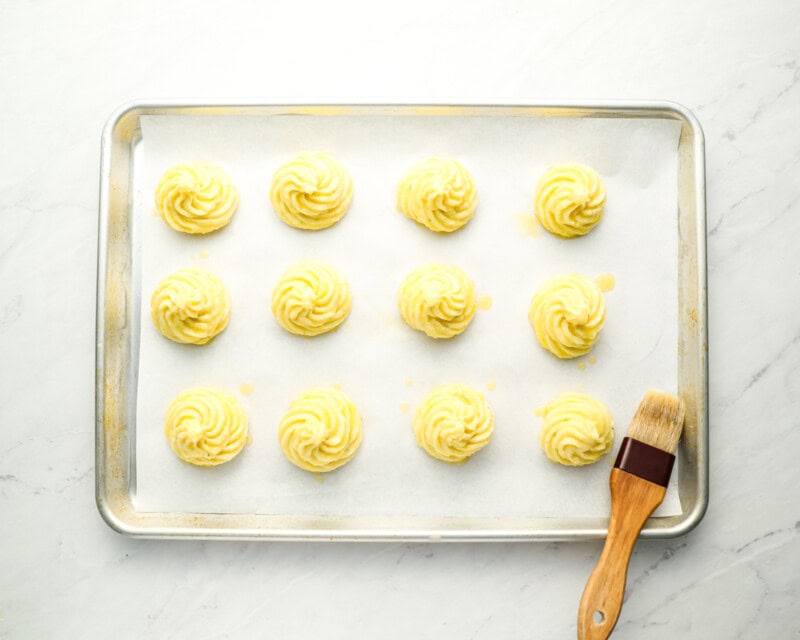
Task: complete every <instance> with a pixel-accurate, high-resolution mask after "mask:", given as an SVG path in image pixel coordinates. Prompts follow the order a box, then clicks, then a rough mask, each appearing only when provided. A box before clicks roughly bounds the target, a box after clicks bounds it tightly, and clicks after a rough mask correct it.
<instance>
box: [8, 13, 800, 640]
mask: <svg viewBox="0 0 800 640" xmlns="http://www.w3.org/2000/svg"><path fill="white" fill-rule="evenodd" d="M229 4H230V5H231V8H226V9H223V6H226V5H224V3H209V4H203V3H198V2H197V1H196V0H195V1H192V2H190V1H188V0H178V1H176V2H172V3H166V2H153V1H148V2H129V3H113V2H103V1H101V0H89V1H87V2H83V3H65V2H59V1H57V0H40V1H36V2H34V1H28V2H24V1H18V2H13V3H12V2H6V3H3V4H2V5H0V149H1V150H2V153H0V221H1V222H2V226H1V227H0V229H1V230H0V381H1V383H0V428H1V429H2V440H0V567H2V569H0V638H47V637H58V638H74V637H80V638H94V637H108V636H109V635H112V636H114V637H117V638H127V637H130V638H140V637H147V638H151V637H152V638H177V637H193V638H227V637H243V638H250V637H270V638H273V637H274V638H307V637H312V636H317V635H319V636H324V637H326V638H330V639H331V640H333V639H335V638H361V637H382V638H407V637H415V638H492V639H494V638H523V637H524V638H547V639H553V638H571V637H574V636H575V631H574V620H575V614H576V610H577V603H578V599H579V597H580V593H581V591H582V588H583V585H584V583H585V580H586V577H587V575H588V573H589V571H590V570H591V568H592V566H593V564H594V561H595V559H596V557H597V555H598V553H599V550H600V546H601V544H600V542H590V543H557V544H518V545H488V544H487V545H474V546H473V545H459V544H454V545H427V546H426V545H405V544H383V545H381V544H369V545H357V544H335V545H334V544H269V543H233V542H231V543H209V542H153V541H141V540H129V539H127V538H124V537H122V536H120V535H118V534H116V533H114V532H112V531H111V530H110V529H109V528H108V527H107V526H106V525H105V524H104V523H103V522H102V520H101V519H100V517H99V516H98V514H97V511H96V509H95V504H94V495H93V492H94V475H93V472H94V467H93V464H94V461H93V451H94V450H93V446H94V445H93V426H94V416H93V410H94V398H93V384H94V344H93V342H94V340H93V338H94V300H95V289H94V278H95V247H96V237H97V232H96V218H97V186H98V162H99V150H100V149H99V138H100V130H101V127H102V125H103V123H104V121H105V118H106V117H107V116H108V114H109V113H110V112H111V111H112V109H113V108H115V107H116V106H118V105H119V104H120V103H122V102H125V101H127V100H130V99H133V98H141V97H201V96H203V97H242V98H248V97H249V98H264V99H273V100H280V99H293V100H298V101H303V100H320V99H327V100H330V101H412V100H419V101H436V100H453V101H471V100H494V101H503V100H505V99H516V100H520V99H530V100H535V99H537V98H570V99H582V98H584V99H589V98H595V99H605V98H657V99H661V98H663V99H671V100H675V101H678V102H681V103H683V104H684V105H686V106H688V107H689V108H690V109H692V110H694V112H695V113H696V114H697V116H698V117H699V118H700V120H701V122H702V124H703V126H704V128H705V132H706V142H707V151H708V155H707V168H708V218H709V219H708V228H709V245H708V256H709V265H708V267H709V289H710V293H709V302H710V336H711V338H710V352H711V354H710V364H711V378H710V384H711V401H710V411H711V439H712V444H711V505H710V508H709V511H708V514H707V515H706V517H705V519H704V521H703V522H702V523H701V525H700V526H699V528H697V529H696V530H695V531H694V532H692V533H690V534H689V535H687V536H685V537H683V538H680V539H675V540H667V541H643V542H641V543H640V544H639V545H638V547H637V550H636V552H635V555H634V558H633V561H632V565H631V571H630V581H629V594H628V598H627V601H626V603H625V607H624V609H623V612H622V617H621V621H620V624H619V626H618V631H617V632H616V635H615V636H614V637H615V638H620V639H623V638H637V639H638V638H648V639H649V638H652V639H658V638H665V639H666V638H669V639H673V638H698V639H703V640H707V639H709V638H714V639H716V638H770V639H776V638H798V637H800V631H798V629H800V622H798V620H800V618H799V617H798V610H799V607H800V467H799V466H798V465H797V453H798V451H800V422H798V421H799V420H800V333H798V331H800V325H798V322H797V311H798V309H800V251H798V249H797V243H798V240H797V238H798V237H800V182H798V180H799V178H798V176H800V153H799V152H798V150H800V128H798V116H800V82H798V78H800V37H799V36H798V24H800V5H798V4H797V3H796V2H793V1H791V0H776V1H774V2H770V3H754V2H747V3H745V2H723V1H722V0H720V1H718V2H707V1H700V2H695V3H658V4H657V5H656V4H652V3H642V2H637V1H636V0H619V1H617V2H599V3H598V2H589V1H588V0H583V1H581V2H574V3H550V5H549V6H547V7H542V6H539V7H537V6H536V5H535V3H526V2H522V1H518V2H503V3H490V2H456V1H455V0H448V1H445V2H439V3H437V2H432V1H431V0H427V1H420V0H408V1H406V2H402V3H393V4H390V5H387V4H384V3H377V2H375V3H366V2H364V3H363V6H358V5H357V4H356V3H355V2H350V1H342V2H335V3H326V2H321V1H310V0H309V1H308V2H303V3H292V2H283V3H269V2H255V1H252V2H251V1H247V2H241V3H238V8H237V9H233V8H232V5H233V3H229ZM500 6H502V7H503V8H502V9H500V8H498V7H500Z"/></svg>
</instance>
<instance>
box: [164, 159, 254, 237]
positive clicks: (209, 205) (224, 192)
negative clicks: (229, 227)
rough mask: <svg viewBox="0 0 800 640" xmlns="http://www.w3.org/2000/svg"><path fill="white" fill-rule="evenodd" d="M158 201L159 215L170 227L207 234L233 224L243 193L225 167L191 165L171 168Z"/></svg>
mask: <svg viewBox="0 0 800 640" xmlns="http://www.w3.org/2000/svg"><path fill="white" fill-rule="evenodd" d="M155 200H156V212H157V213H158V215H159V216H161V218H162V219H163V220H164V222H166V223H167V224H168V225H169V226H170V227H172V228H173V229H175V230H176V231H182V232H183V233H191V234H203V233H210V232H211V231H216V230H217V229H220V228H222V227H224V226H225V225H226V224H228V223H229V222H230V220H231V217H232V216H233V214H234V212H235V211H236V207H237V205H238V204H239V194H238V192H237V190H236V187H235V186H234V185H233V182H232V181H231V179H230V176H228V174H227V173H226V172H225V170H224V169H223V168H222V167H218V166H216V165H213V164H210V163H208V162H190V163H187V164H179V165H176V166H174V167H171V168H170V169H167V171H166V172H165V173H164V175H163V176H162V177H161V181H160V182H159V183H158V188H157V189H156V195H155Z"/></svg>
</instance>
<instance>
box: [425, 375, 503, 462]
mask: <svg viewBox="0 0 800 640" xmlns="http://www.w3.org/2000/svg"><path fill="white" fill-rule="evenodd" d="M493 430H494V415H493V414H492V410H491V409H490V408H489V405H488V403H487V402H486V398H484V397H483V394H482V393H480V392H478V391H476V390H475V389H472V388H471V387H468V386H466V385H461V384H446V385H442V386H439V387H436V388H435V389H434V390H433V391H431V393H430V394H429V395H428V396H427V397H426V398H425V399H424V400H423V401H422V403H421V404H420V405H419V407H418V408H417V411H416V412H415V414H414V435H415V437H416V439H417V444H418V445H419V446H420V447H422V448H423V449H424V450H425V451H427V452H428V454H430V455H431V456H433V457H434V458H437V459H438V460H442V461H443V462H452V463H458V462H464V461H465V460H467V459H468V458H469V457H470V456H472V455H474V454H475V453H477V452H478V451H480V450H481V449H482V448H483V447H485V446H486V445H487V444H489V440H490V439H491V437H492V431H493Z"/></svg>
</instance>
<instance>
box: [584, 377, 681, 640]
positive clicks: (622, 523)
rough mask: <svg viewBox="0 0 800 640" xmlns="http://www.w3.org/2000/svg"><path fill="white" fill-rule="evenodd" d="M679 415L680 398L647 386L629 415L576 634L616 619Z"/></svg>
mask: <svg viewBox="0 0 800 640" xmlns="http://www.w3.org/2000/svg"><path fill="white" fill-rule="evenodd" d="M683 417H684V407H683V402H682V401H681V400H680V399H679V398H676V397H675V396H671V395H668V394H666V393H660V392H658V391H648V392H647V394H646V395H645V397H644V400H642V402H641V404H639V408H638V409H637V410H636V413H635V414H634V416H633V420H632V421H631V426H630V428H629V429H628V436H627V437H626V438H624V439H623V441H622V447H621V448H620V451H619V455H618V456H617V461H616V462H615V463H614V468H613V469H612V470H611V480H610V481H609V484H610V485H611V519H610V521H609V523H608V537H607V538H606V544H605V546H604V547H603V552H602V553H601V554H600V559H599V560H598V561H597V566H595V568H594V571H592V575H591V576H589V580H588V582H587V583H586V588H585V589H584V591H583V597H582V598H581V605H580V608H579V610H578V640H605V638H608V636H610V635H611V632H612V631H613V629H614V625H615V624H616V623H617V618H618V617H619V612H620V609H622V597H623V595H624V594H625V579H626V577H627V574H628V563H629V562H630V559H631V552H632V551H633V545H634V544H635V542H636V538H638V537H639V532H640V531H641V530H642V527H643V526H644V523H645V521H646V520H647V518H648V517H650V514H651V513H653V511H654V510H655V508H656V507H657V506H658V505H660V504H661V501H662V500H663V499H664V494H666V492H667V484H668V483H669V476H670V473H671V472H672V465H673V463H674V462H675V455H674V454H675V448H676V447H677V446H678V440H679V439H680V437H681V430H682V429H683Z"/></svg>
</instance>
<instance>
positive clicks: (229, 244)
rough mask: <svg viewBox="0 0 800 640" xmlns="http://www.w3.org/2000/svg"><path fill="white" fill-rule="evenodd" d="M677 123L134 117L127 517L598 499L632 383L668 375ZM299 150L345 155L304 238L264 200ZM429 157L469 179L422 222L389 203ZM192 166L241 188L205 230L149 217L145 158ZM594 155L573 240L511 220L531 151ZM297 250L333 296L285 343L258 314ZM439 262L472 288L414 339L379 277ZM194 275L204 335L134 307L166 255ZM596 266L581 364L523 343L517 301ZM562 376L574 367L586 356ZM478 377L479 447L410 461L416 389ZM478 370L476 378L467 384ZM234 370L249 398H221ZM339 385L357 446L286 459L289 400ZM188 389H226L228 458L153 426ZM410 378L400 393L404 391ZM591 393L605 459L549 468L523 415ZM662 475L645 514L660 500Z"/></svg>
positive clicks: (603, 510)
mask: <svg viewBox="0 0 800 640" xmlns="http://www.w3.org/2000/svg"><path fill="white" fill-rule="evenodd" d="M678 134H679V125H678V124H677V123H674V122H670V121H655V120H639V119H630V120H629V119H594V118H590V119H546V118H538V119H537V118H522V117H520V118H492V117H430V118H422V117H390V116H370V117H350V116H334V117H315V116H291V115H286V116H275V117H265V118H254V117H244V116H214V117H205V118H204V117H201V116H198V117H174V116H148V117H145V118H143V119H142V135H143V139H142V141H141V143H140V148H139V153H138V158H137V163H138V164H137V166H136V172H135V197H134V205H133V206H134V212H133V215H134V216H135V217H136V225H137V232H136V235H135V244H136V245H137V246H136V247H135V252H137V253H136V259H138V265H135V269H136V270H137V276H140V277H141V280H140V282H141V315H142V317H141V337H140V340H141V342H140V354H139V355H140V359H139V368H138V380H139V384H138V400H137V416H136V461H135V478H136V491H135V501H136V508H137V509H138V510H141V511H178V512H180V511H199V512H215V513H234V512H236V513H238V512H256V513H268V514H297V515H314V514H325V515H406V516H414V515H443V516H508V517H526V516H531V517H550V516H554V517H571V516H575V517H581V516H603V515H607V514H608V508H609V495H608V475H609V468H610V466H611V464H612V463H613V459H614V457H615V455H616V451H617V449H618V446H619V443H620V442H621V440H622V437H623V436H624V435H625V433H626V432H627V429H628V424H629V422H630V419H631V417H632V415H633V412H634V410H635V408H636V405H637V404H638V402H639V400H640V399H641V397H642V395H643V393H644V391H645V390H646V389H648V388H659V389H662V390H664V391H668V392H675V391H676V388H677V327H678V318H677V260H678V256H677V191H676V182H677V174H676V165H677V155H676V149H677V144H678ZM303 150H327V151H330V152H332V153H334V154H336V155H337V156H338V157H339V158H340V159H341V160H342V162H344V163H345V165H346V166H347V167H348V168H349V170H350V172H351V174H352V177H353V181H354V185H355V191H354V193H355V196H354V199H353V204H352V207H351V209H350V211H349V213H348V214H347V215H346V216H345V218H344V219H343V220H342V221H341V222H340V223H339V224H337V225H335V226H334V227H332V228H330V229H328V230H325V231H320V232H303V231H298V230H295V229H292V228H290V227H288V226H287V225H285V224H284V223H283V222H281V221H280V220H279V218H278V217H277V215H276V214H275V213H274V212H273V211H272V209H271V207H270V204H269V199H268V192H269V185H270V180H271V176H272V173H273V171H274V170H275V169H276V168H277V167H278V166H279V165H280V164H281V163H282V162H284V161H285V160H286V159H287V158H288V157H290V156H291V155H293V154H294V153H297V152H299V151H303ZM430 156H452V157H455V158H458V159H459V160H460V161H461V162H462V163H463V164H464V165H465V166H466V167H467V168H468V169H469V170H470V171H471V172H472V174H473V176H474V178H475V181H476V185H477V188H478V190H479V198H480V200H479V207H478V211H477V214H476V216H475V218H474V219H473V220H472V221H471V222H470V223H469V224H468V225H467V226H466V227H465V228H464V229H462V230H461V231H459V232H457V233H454V234H452V235H449V236H441V235H436V234H434V233H432V232H429V231H428V230H426V229H424V228H422V227H420V226H417V225H416V224H415V223H413V222H411V221H410V220H408V219H406V218H405V217H404V216H402V215H401V214H400V213H398V212H397V211H396V209H395V189H396V184H397V180H398V178H399V176H400V175H401V173H402V172H403V171H404V170H405V169H406V168H407V167H408V166H410V165H411V164H413V163H415V162H418V161H420V160H422V159H425V158H427V157H430ZM190 160H209V161H213V162H216V163H220V164H222V165H223V166H225V167H226V168H227V170H228V171H229V172H230V174H231V176H232V177H233V179H234V181H235V183H236V184H237V185H238V187H239V191H240V204H239V210H238V212H237V213H236V215H235V216H234V218H233V221H232V222H231V224H230V225H229V226H228V227H227V228H225V229H223V230H221V231H219V232H216V233H213V234H210V235H208V236H205V237H192V236H187V235H183V234H180V233H177V232H175V231H173V230H171V229H170V228H168V227H167V226H166V225H165V224H164V223H163V222H162V221H161V220H160V219H159V218H158V217H156V216H154V215H153V208H154V207H153V193H154V192H155V188H156V185H157V183H158V180H159V178H160V176H161V174H162V172H163V171H164V170H165V169H166V168H168V167H169V166H171V165H173V164H175V163H179V162H186V161H190ZM560 162H581V163H585V164H588V165H590V166H592V167H594V168H595V169H596V170H597V171H598V172H599V173H600V174H601V176H602V177H603V179H604V180H605V183H606V186H607V190H608V201H607V207H606V214H605V218H604V219H603V221H602V222H601V223H600V225H599V226H598V227H597V228H596V229H595V230H594V231H592V232H591V233H590V234H589V235H588V236H586V237H584V238H580V239H575V240H570V241H564V240H560V239H558V238H555V237H553V236H550V235H549V234H548V233H547V232H546V231H544V230H540V233H539V235H538V237H537V236H536V234H532V233H531V232H530V229H526V227H525V225H522V224H521V222H520V215H521V214H524V213H526V212H527V213H531V212H532V207H533V204H532V200H533V190H534V186H535V184H536V181H537V179H538V177H539V176H540V175H541V173H542V172H543V171H544V170H545V169H546V167H547V166H549V165H551V164H554V163H560ZM303 258H316V259H320V260H324V261H327V262H329V263H331V264H333V265H335V266H336V267H338V268H339V269H340V270H341V271H342V272H343V273H344V274H345V276H346V277H347V278H348V279H349V281H350V284H351V287H352V290H353V310H352V314H351V316H350V318H349V319H348V320H347V322H346V323H345V324H344V325H343V327H342V328H341V329H340V330H339V331H337V332H335V333H333V334H329V335H325V336H321V337H318V338H314V339H303V338H298V337H295V336H291V335H289V334H287V333H286V332H285V331H284V330H282V329H281V328H280V327H279V326H278V325H277V323H276V322H275V321H274V319H273V318H272V316H271V314H270V311H269V301H270V296H271V292H272V288H273V286H274V285H275V283H276V282H277V279H278V277H279V275H280V274H281V272H282V271H283V270H284V269H285V268H286V267H288V266H289V265H290V264H292V263H293V262H295V261H297V260H300V259H303ZM433 260H436V261H451V262H454V263H456V264H459V265H461V266H462V267H463V268H464V269H465V270H466V271H467V272H468V273H469V274H470V275H471V276H472V277H473V279H474V280H475V282H476V286H477V290H478V293H479V295H487V296H490V297H491V299H492V302H493V304H492V306H491V308H490V309H489V310H486V311H480V312H478V314H477V316H476V317H475V319H474V321H473V323H472V325H471V326H470V327H469V328H468V330H467V331H466V333H464V334H463V335H461V336H460V337H458V338H456V339H453V340H449V341H439V342H434V341H432V340H430V339H428V338H427V337H425V336H424V335H423V334H421V333H418V332H415V331H412V330H411V329H410V328H409V327H407V326H406V325H404V324H403V322H402V321H401V319H400V317H399V315H398V312H397V308H396V292H397V288H398V286H399V283H400V281H401V280H402V278H403V276H404V275H405V274H406V273H407V272H408V271H410V270H411V269H412V268H414V267H416V266H417V265H419V264H421V263H423V262H426V261H433ZM189 265H198V266H204V267H206V268H209V269H211V270H212V271H213V272H215V273H216V274H217V275H219V276H220V277H221V278H222V279H223V280H224V282H225V283H226V284H227V286H228V288H229V290H230V293H231V297H232V316H231V321H230V325H229V327H228V328H227V330H226V331H225V332H224V333H223V334H221V335H220V336H219V337H217V338H216V339H215V340H214V341H213V342H212V343H211V344H210V345H208V346H204V347H194V346H185V345H178V344H174V343H172V342H170V341H168V340H166V339H165V338H163V337H162V336H161V335H160V334H159V333H158V332H157V331H156V329H155V328H154V327H153V324H152V322H151V321H150V317H149V298H150V294H151V292H152V290H153V288H154V287H155V285H156V283H157V282H158V281H159V280H160V279H161V278H162V277H164V276H166V275H168V274H169V273H171V272H172V271H173V270H175V269H178V268H180V267H184V266H189ZM572 271H578V272H580V273H583V274H585V275H587V276H595V275H598V274H601V273H607V272H608V273H612V274H613V275H614V276H615V278H616V288H615V289H614V290H613V291H611V292H609V293H607V294H606V302H607V320H606V324H605V327H604V329H603V332H602V335H601V338H600V341H599V343H598V344H597V346H596V347H595V349H594V350H593V351H592V352H591V355H593V356H594V357H595V358H596V363H595V364H590V362H589V359H588V358H587V357H583V358H580V359H577V360H571V361H560V360H558V359H556V358H555V357H553V356H551V355H550V354H549V353H547V352H545V351H544V350H543V349H541V348H540V347H539V345H538V343H537V342H536V339H535V336H534V334H533V331H532V329H531V327H530V325H529V324H528V320H527V312H528V305H529V302H530V299H531V296H532V295H533V293H534V291H535V290H536V289H537V287H539V286H540V285H541V284H542V283H543V282H544V281H545V280H546V279H548V278H549V277H551V276H554V275H558V274H561V273H566V272H572ZM584 366H585V369H583V370H582V369H581V368H580V367H584ZM446 382H461V383H466V384H470V385H473V386H475V387H477V388H478V389H480V390H481V391H483V392H484V393H485V394H486V397H487V399H488V401H489V403H490V405H491V407H492V409H493V410H494V413H495V420H496V422H495V432H494V437H493V439H492V442H491V443H490V445H489V446H488V447H487V448H486V449H484V450H483V451H481V452H480V453H479V454H477V455H476V456H474V457H473V458H472V459H471V460H470V461H468V462H467V463H466V464H463V465H454V466H451V465H447V464H444V463H441V462H438V461H437V460H434V459H433V458H430V457H429V456H428V455H427V454H425V453H424V452H423V451H422V450H421V449H420V448H419V447H418V446H417V444H416V442H415V440H414V436H413V431H412V428H411V418H412V413H413V410H414V407H416V405H417V404H418V403H419V402H420V400H421V399H422V397H423V396H424V395H425V394H426V393H427V392H428V391H429V390H430V389H431V388H432V387H434V386H435V385H438V384H442V383H446ZM490 382H494V383H495V384H496V389H495V390H492V391H489V390H487V385H488V386H492V385H490V384H489V383H490ZM242 384H251V385H252V386H253V388H254V393H253V394H252V395H249V396H247V395H243V394H241V393H240V392H239V390H240V387H241V385H242ZM331 384H340V385H341V386H342V389H343V390H344V391H345V392H346V393H347V394H349V395H350V397H351V398H352V399H353V401H354V402H355V403H356V405H357V407H358V409H359V410H360V412H361V414H362V415H363V419H364V439H363V444H362V447H361V450H360V451H359V453H358V454H357V456H356V457H355V459H354V460H353V461H352V462H351V463H349V464H348V465H346V466H345V467H343V468H341V469H340V470H338V471H335V472H333V473H329V474H327V475H325V476H324V477H320V476H314V475H313V474H310V473H307V472H305V471H302V470H300V469H298V468H296V467H294V466H293V465H292V464H290V463H289V462H288V461H287V460H286V459H285V458H284V456H283V454H282V452H281V450H280V447H279V446H278V442H277V437H276V431H277V424H278V421H279V419H280V417H281V415H282V414H283V412H284V411H285V410H286V408H287V406H288V404H289V401H290V400H291V399H292V398H293V397H295V396H297V395H298V394H300V393H301V392H302V391H303V390H304V389H306V388H307V387H310V386H316V385H331ZM196 385H208V386H212V387H218V388H221V389H225V390H228V391H229V392H232V393H234V394H235V395H236V396H237V397H239V398H240V400H241V401H242V403H243V405H244V407H245V409H246V411H247V414H248V416H249V420H250V433H251V435H252V439H253V442H252V444H251V445H250V446H248V447H246V448H245V450H244V451H243V452H242V453H241V454H240V455H239V456H238V457H237V458H236V459H235V460H233V461H232V462H230V463H228V464H225V465H222V466H220V467H217V468H194V467H192V466H190V465H188V464H185V463H183V462H181V461H180V460H179V459H178V458H177V457H176V456H175V455H174V454H173V453H172V451H171V450H170V448H169V446H168V444H167V441H166V439H165V437H164V433H163V430H164V412H165V409H166V407H167V405H168V404H169V402H170V401H171V400H172V398H173V397H174V396H175V395H176V394H177V393H178V392H180V391H181V390H182V389H185V388H187V387H192V386H196ZM409 385H410V386H409ZM568 390H578V391H583V392H585V393H589V394H591V395H593V396H595V397H596V398H598V399H599V400H601V401H603V402H604V403H606V404H607V405H608V407H609V408H610V410H611V412H612V415H613V416H614V420H615V423H616V426H617V442H616V445H615V447H614V452H613V453H612V454H610V455H609V456H607V457H606V458H605V459H604V460H603V461H601V462H599V463H597V464H595V465H591V466H588V467H582V468H566V467H561V466H558V465H555V464H552V463H550V462H549V461H548V460H547V459H546V458H545V456H544V454H543V453H542V451H541V449H540V447H539V443H538V436H539V431H540V428H541V419H540V418H537V417H536V416H535V415H534V409H535V408H536V407H537V406H541V405H543V404H544V403H546V402H547V401H549V400H550V399H552V398H553V397H555V396H556V395H557V394H558V393H560V392H562V391H568ZM680 511H681V510H680V506H679V503H678V497H677V489H676V482H675V479H674V478H673V482H672V483H671V485H670V488H669V491H668V492H667V498H666V500H665V502H664V504H663V505H662V507H661V508H660V509H659V511H658V514H661V515H671V514H676V513H680Z"/></svg>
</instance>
